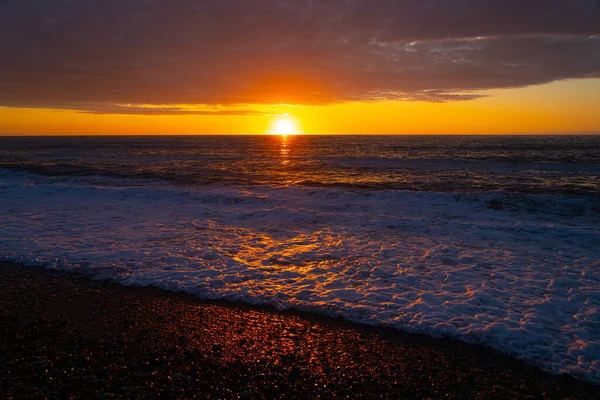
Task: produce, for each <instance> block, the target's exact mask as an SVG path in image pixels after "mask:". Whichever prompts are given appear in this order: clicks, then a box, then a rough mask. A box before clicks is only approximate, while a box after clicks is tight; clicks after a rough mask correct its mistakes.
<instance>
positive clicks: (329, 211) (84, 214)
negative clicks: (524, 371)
mask: <svg viewBox="0 0 600 400" xmlns="http://www.w3.org/2000/svg"><path fill="white" fill-rule="evenodd" d="M119 182H120V183H119ZM0 217H1V218H2V221H3V223H2V225H0V238H1V241H0V259H2V260H11V261H19V262H25V263H30V264H31V263H35V264H42V265H46V266H48V267H50V268H59V269H67V270H72V271H80V272H84V273H88V274H92V275H94V276H96V277H98V278H99V279H110V280H113V281H116V282H120V283H122V284H125V285H141V286H157V287H160V288H163V289H167V290H174V291H182V292H187V293H191V294H195V295H198V296H200V297H203V298H212V299H231V300H240V301H245V302H249V303H256V304H271V305H274V306H275V307H278V308H280V309H284V308H295V309H300V310H307V311H313V312H319V313H324V314H327V315H333V316H341V317H344V318H346V319H348V320H352V321H355V322H360V323H365V324H373V325H383V326H388V327H393V328H396V329H401V330H404V331H408V332H420V333H426V334H429V335H432V336H437V337H440V336H446V337H452V338H456V339H459V340H463V341H466V342H468V343H479V344H484V345H488V346H491V347H493V348H496V349H499V350H501V351H503V352H504V353H507V354H511V355H513V356H515V357H517V358H520V359H523V360H526V361H528V362H530V363H533V364H536V365H538V366H540V367H541V368H543V369H545V370H547V371H550V372H553V373H568V374H572V375H575V376H577V377H579V378H581V379H586V380H589V381H591V382H595V383H600V361H599V360H600V291H599V290H598V287H600V252H599V250H598V249H600V230H599V229H598V227H599V226H600V198H598V197H597V196H596V197H593V196H590V197H580V198H574V197H569V196H550V195H535V194H511V193H506V192H485V193H468V194H465V193H444V192H415V191H398V190H387V191H380V192H373V191H360V190H359V191H355V190H347V189H340V188H308V187H273V186H254V187H251V186H249V187H227V186H217V185H214V186H206V187H188V186H185V187H184V186H177V185H171V184H166V183H164V182H156V181H151V182H148V184H147V185H139V186H129V185H127V182H126V181H124V180H122V179H121V178H115V179H114V181H111V182H106V181H98V180H96V179H95V178H90V177H80V178H73V179H70V180H68V181H64V180H62V181H61V180H48V179H45V178H39V177H38V178H36V175H32V174H29V173H24V172H11V171H7V170H4V171H2V172H1V173H0Z"/></svg>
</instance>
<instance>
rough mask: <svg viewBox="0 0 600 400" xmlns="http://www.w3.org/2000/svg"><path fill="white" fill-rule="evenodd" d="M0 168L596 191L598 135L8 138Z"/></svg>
mask: <svg viewBox="0 0 600 400" xmlns="http://www.w3.org/2000/svg"><path fill="white" fill-rule="evenodd" d="M0 168H7V169H10V170H13V171H19V170H22V171H27V172H33V173H36V174H40V175H45V176H57V177H61V176H62V177H65V176H98V177H107V178H111V177H112V178H132V179H145V180H147V179H152V180H160V181H168V182H171V183H177V184H183V185H216V184H217V185H223V184H224V185H249V186H253V185H273V186H282V185H285V186H289V185H300V186H314V187H318V186H334V187H346V188H356V189H370V190H382V189H400V190H415V191H442V192H447V191H461V192H463V191H464V192H482V191H496V190H504V191H508V192H517V193H543V194H597V193H599V191H600V136H308V135H304V136H288V137H279V136H193V137H190V136H185V137H183V136H175V137H158V136H155V137H149V136H146V137H33V138H32V137H27V138H14V137H12V138H9V137H4V138H0Z"/></svg>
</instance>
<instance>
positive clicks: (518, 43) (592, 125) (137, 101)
mask: <svg viewBox="0 0 600 400" xmlns="http://www.w3.org/2000/svg"><path fill="white" fill-rule="evenodd" d="M598 21H600V2H598V1H595V0H556V1H550V0H543V1H542V0H528V1H522V0H521V1H517V0H502V1H499V0H456V1H448V0H446V1H442V0H404V1H401V0H318V1H317V0H218V1H217V0H206V1H199V0H196V1H194V0H169V1H158V0H127V1H124V0H85V1H83V0H79V1H78V0H4V1H1V2H0V134H4V135H13V134H16V135H20V134H73V135H84V134H129V135H130V134H235V133H259V134H260V133H266V132H269V130H270V129H271V128H270V126H272V124H273V120H274V119H276V118H278V116H279V115H282V114H289V115H290V116H291V117H290V118H293V119H294V120H295V121H297V123H298V125H299V128H298V129H299V130H300V131H301V132H304V133H399V134H432V133H439V134H444V133H465V134H472V133H593V132H600V112H598V110H600V24H599V23H598Z"/></svg>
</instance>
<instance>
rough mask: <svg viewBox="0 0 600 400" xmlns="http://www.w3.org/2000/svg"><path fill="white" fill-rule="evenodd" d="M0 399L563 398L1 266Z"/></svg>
mask: <svg viewBox="0 0 600 400" xmlns="http://www.w3.org/2000/svg"><path fill="white" fill-rule="evenodd" d="M0 305H1V306H0V310H1V311H0V337H2V338H3V340H2V341H1V342H0V383H1V384H0V386H1V387H2V391H3V392H2V393H0V397H2V398H31V397H35V396H39V397H48V398H98V397H100V398H195V397H198V398H245V399H251V398H256V399H259V398H317V396H321V397H322V398H355V397H360V398H392V399H393V398H532V399H544V398H553V399H554V398H557V399H558V398H561V399H563V398H564V399H568V398H570V399H593V398H598V396H600V387H598V386H595V385H593V384H591V383H586V382H582V381H578V380H577V379H575V378H574V377H571V376H564V375H562V376H554V375H551V374H549V373H546V372H543V371H541V370H540V369H538V368H537V367H533V366H530V365H527V364H526V363H525V362H522V361H519V360H516V359H514V358H512V357H509V356H506V355H502V354H501V353H499V352H498V351H495V350H493V349H489V348H486V347H484V346H477V345H468V344H466V343H463V342H459V341H456V340H451V339H435V338H431V337H428V336H425V335H420V334H410V333H404V332H400V331H396V330H393V329H391V328H381V327H371V326H365V325H360V324H356V323H352V322H348V321H345V320H343V319H341V318H330V317H326V316H320V315H315V314H311V313H308V312H303V311H295V310H287V311H277V310H275V309H274V308H273V307H270V306H254V305H249V304H242V303H237V302H229V301H225V300H202V299H199V298H197V297H195V296H192V295H187V294H183V293H173V292H167V291H163V290H160V289H157V288H151V287H142V288H140V287H128V286H122V285H118V284H116V283H106V282H101V281H95V280H92V279H91V278H90V277H86V276H82V275H78V274H73V273H69V272H57V271H51V270H48V269H45V268H43V267H30V266H24V265H21V264H14V263H8V262H0Z"/></svg>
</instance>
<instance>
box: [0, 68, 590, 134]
mask: <svg viewBox="0 0 600 400" xmlns="http://www.w3.org/2000/svg"><path fill="white" fill-rule="evenodd" d="M598 93H600V79H579V80H571V81H562V82H555V83H550V84H546V85H541V86H532V87H527V88H521V89H505V90H498V91H490V92H486V94H489V96H488V97H484V98H479V99H475V100H468V101H455V102H449V103H426V102H414V101H382V102H370V103H366V102H356V103H341V104H334V105H324V106H297V107H296V106H264V107H263V106H259V105H256V106H252V107H251V109H252V110H255V111H262V112H266V113H267V114H268V115H241V116H240V115H216V116H207V115H124V114H86V113H82V112H76V111H68V110H47V109H20V108H8V107H2V108H0V135H57V134H59V135H121V134H125V135H138V134H150V135H155V134H185V135H187V134H262V133H267V132H268V130H269V126H270V125H271V123H272V120H273V118H274V115H278V114H282V113H289V114H290V115H292V116H293V117H294V118H295V119H296V120H297V122H298V125H300V129H301V130H302V132H304V133H308V134H332V133H333V134H368V133H374V134H502V133H519V134H520V133H594V132H596V133H598V132H600V113H598V110H600V95H598ZM235 108H236V109H240V107H235Z"/></svg>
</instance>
